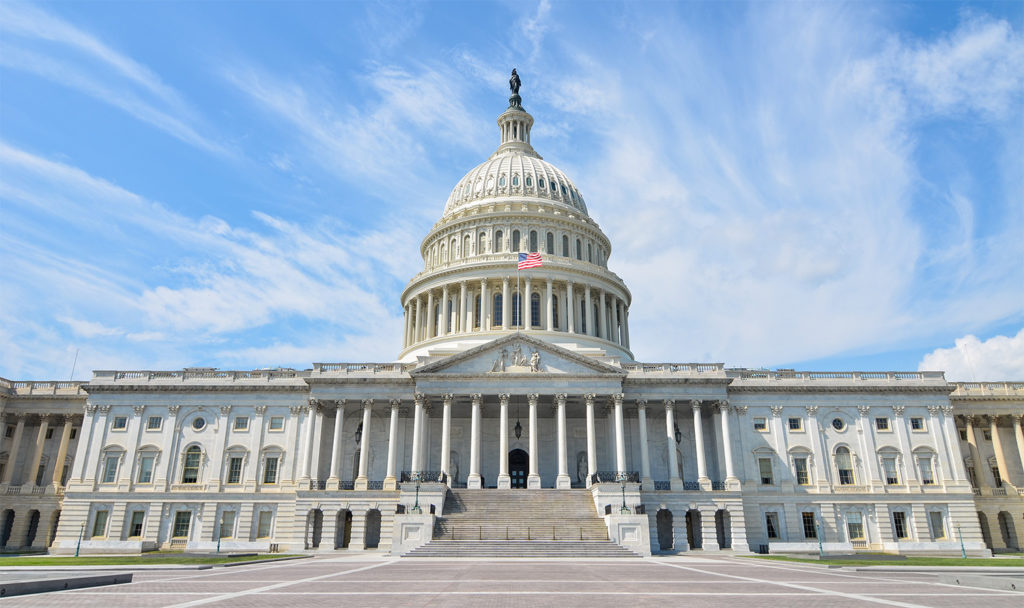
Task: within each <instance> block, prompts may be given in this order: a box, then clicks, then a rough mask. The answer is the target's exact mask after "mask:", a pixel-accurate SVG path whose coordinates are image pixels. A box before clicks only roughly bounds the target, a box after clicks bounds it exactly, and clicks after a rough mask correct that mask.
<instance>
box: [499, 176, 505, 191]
mask: <svg viewBox="0 0 1024 608" xmlns="http://www.w3.org/2000/svg"><path fill="white" fill-rule="evenodd" d="M498 185H499V186H501V187H502V188H504V187H505V176H504V175H502V176H501V179H499V180H498Z"/></svg>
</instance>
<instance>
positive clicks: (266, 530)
mask: <svg viewBox="0 0 1024 608" xmlns="http://www.w3.org/2000/svg"><path fill="white" fill-rule="evenodd" d="M273 518H274V514H273V513H271V512H270V511H260V518H259V520H258V521H257V523H256V538H269V537H270V523H271V522H272V521H273Z"/></svg>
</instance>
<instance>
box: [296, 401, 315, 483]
mask: <svg viewBox="0 0 1024 608" xmlns="http://www.w3.org/2000/svg"><path fill="white" fill-rule="evenodd" d="M319 409H320V402H319V401H318V400H316V399H310V400H309V405H308V406H306V442H305V445H304V447H305V452H304V453H303V454H302V475H300V477H301V478H302V479H304V480H309V479H310V477H311V475H310V472H309V471H310V467H311V466H312V464H313V438H314V437H315V436H316V413H317V411H319Z"/></svg>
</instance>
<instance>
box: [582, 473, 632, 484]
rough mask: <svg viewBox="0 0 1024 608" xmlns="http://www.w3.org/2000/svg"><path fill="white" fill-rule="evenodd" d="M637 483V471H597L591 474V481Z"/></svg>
mask: <svg viewBox="0 0 1024 608" xmlns="http://www.w3.org/2000/svg"><path fill="white" fill-rule="evenodd" d="M623 481H624V482H627V483H639V482H640V473H639V472H638V471H625V472H619V471H598V472H597V473H594V475H592V476H591V482H592V483H611V482H614V483H619V482H623Z"/></svg>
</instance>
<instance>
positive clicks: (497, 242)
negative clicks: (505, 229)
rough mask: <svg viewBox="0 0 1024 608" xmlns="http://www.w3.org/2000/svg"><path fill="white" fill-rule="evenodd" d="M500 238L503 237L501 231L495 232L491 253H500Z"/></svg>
mask: <svg viewBox="0 0 1024 608" xmlns="http://www.w3.org/2000/svg"><path fill="white" fill-rule="evenodd" d="M502 236H504V235H502V233H501V230H498V231H496V232H495V233H494V251H493V253H497V252H499V251H501V237H502Z"/></svg>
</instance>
